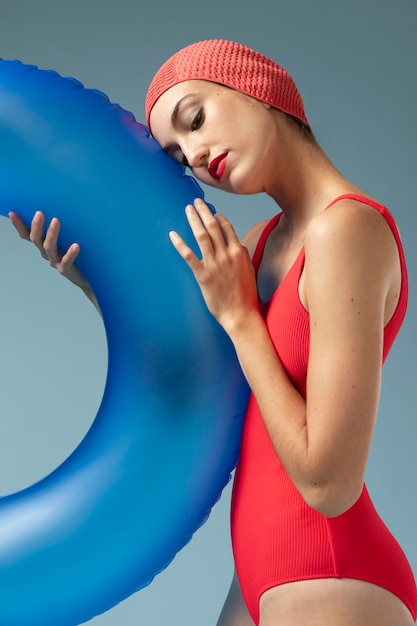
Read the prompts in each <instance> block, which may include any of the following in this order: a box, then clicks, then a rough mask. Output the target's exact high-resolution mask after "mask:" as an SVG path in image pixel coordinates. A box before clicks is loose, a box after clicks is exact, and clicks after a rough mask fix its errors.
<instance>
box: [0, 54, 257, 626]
mask: <svg viewBox="0 0 417 626" xmlns="http://www.w3.org/2000/svg"><path fill="white" fill-rule="evenodd" d="M197 196H202V191H201V189H200V188H199V186H198V185H197V183H196V182H195V181H194V180H193V179H192V178H190V177H189V176H186V175H185V174H184V171H183V168H182V167H181V166H180V165H178V164H176V163H175V162H174V161H173V160H171V159H170V158H169V157H168V156H166V155H165V154H164V153H163V152H162V150H161V148H160V147H159V145H158V144H157V143H156V142H155V141H154V140H153V139H152V138H151V137H150V136H149V132H148V129H147V128H146V127H145V126H143V125H141V124H139V123H137V122H136V121H135V119H134V117H133V115H132V114H130V113H128V112H126V111H124V110H123V109H121V108H120V107H119V106H117V105H115V104H111V103H110V102H109V100H108V99H107V97H106V96H105V95H104V94H102V93H100V92H98V91H94V90H89V89H85V88H84V87H83V86H82V85H81V84H80V83H79V82H78V81H76V80H74V79H72V78H62V77H60V76H59V75H58V74H57V73H55V72H53V71H44V70H39V69H38V68H37V67H35V66H27V65H24V64H22V63H20V62H18V61H0V213H1V214H3V215H7V214H8V212H9V211H10V210H15V211H17V212H18V213H19V214H20V215H21V216H22V217H23V219H25V221H27V223H29V222H30V220H31V218H32V216H33V213H34V212H35V210H37V209H39V208H41V209H42V210H43V211H44V213H45V215H46V217H47V219H50V218H52V217H53V216H54V215H56V216H57V217H58V218H59V219H60V220H61V223H62V229H61V238H60V241H59V245H60V247H61V248H62V249H66V248H67V247H68V245H69V244H70V243H72V242H73V241H78V242H79V243H80V245H81V253H80V255H79V259H78V261H77V264H78V266H79V267H80V269H81V271H82V272H83V273H84V274H85V275H86V277H87V278H88V280H89V282H90V283H91V285H92V288H93V290H94V292H95V294H96V297H97V300H98V302H99V304H100V308H101V311H102V315H103V322H104V325H105V329H106V336H107V342H108V354H109V364H108V376H107V382H106V387H105V390H104V395H103V399H102V402H101V405H100V408H99V411H98V414H97V416H96V418H95V420H94V422H93V425H92V427H91V429H90V430H89V432H88V433H87V435H86V436H85V438H84V439H83V441H82V442H81V444H80V445H79V446H78V448H77V449H76V450H75V451H74V452H73V453H72V454H71V455H70V456H69V458H68V459H66V460H64V462H63V463H62V465H60V466H59V467H58V468H57V469H56V470H54V471H53V472H52V473H51V474H50V475H49V476H46V477H45V478H44V479H42V480H41V481H39V482H38V483H36V484H34V485H32V486H30V487H28V488H27V489H24V490H22V491H20V492H18V493H15V494H11V495H8V496H5V497H4V498H1V499H0V597H1V601H0V624H1V625H2V626H57V624H59V626H67V625H68V626H74V625H76V624H81V623H83V622H85V621H87V620H88V619H90V618H92V617H93V616H95V615H97V614H99V613H102V612H104V611H106V610H107V609H109V608H111V607H112V606H114V605H115V604H117V603H118V602H120V601H121V600H123V599H124V598H126V597H128V596H129V595H131V594H132V593H133V592H135V591H137V590H138V589H140V588H142V587H144V586H146V585H147V584H149V582H150V581H151V580H152V578H153V577H154V576H155V575H156V574H157V573H158V572H160V571H161V570H162V569H164V568H165V567H166V566H167V564H168V563H169V562H170V561H171V560H172V558H173V557H174V556H175V554H176V553H177V552H178V551H179V550H180V549H181V548H182V547H183V546H184V545H185V544H186V543H187V542H188V541H189V539H190V538H191V536H192V535H193V533H194V532H195V531H196V530H197V529H198V528H199V526H200V525H201V524H202V523H203V522H204V520H205V519H206V518H207V516H208V514H209V512H210V509H211V507H212V506H213V504H214V503H215V502H216V500H217V499H218V498H219V496H220V493H221V490H222V488H223V487H224V485H225V484H226V483H227V481H228V478H229V475H230V472H231V470H232V469H233V467H234V465H235V462H236V460H237V454H238V448H239V442H240V432H241V424H242V417H243V414H244V411H245V407H246V402H247V397H248V390H247V387H246V383H245V381H244V379H243V376H242V374H241V371H240V368H239V366H238V363H237V360H236V357H235V353H234V349H233V347H232V345H231V343H230V341H229V339H228V337H227V336H226V335H225V333H224V332H223V330H222V329H221V328H220V326H218V324H217V323H216V322H215V320H214V319H213V318H212V317H211V315H210V314H209V313H208V311H207V310H206V307H205V305H204V302H203V300H202V297H201V294H200V291H199V288H198V286H197V285H196V283H195V281H194V278H193V277H192V275H191V272H189V270H188V268H187V267H186V266H185V264H184V263H183V262H182V260H181V259H180V258H179V256H178V255H177V253H176V251H175V250H174V249H173V247H172V246H171V244H170V242H169V239H168V232H169V231H170V230H171V229H174V230H177V231H179V232H181V233H183V234H184V235H185V238H186V239H187V237H188V238H189V239H191V240H192V235H191V232H190V231H189V228H188V225H187V222H186V219H185V216H184V207H185V205H186V204H187V203H189V202H191V201H192V200H193V199H194V198H195V197H197ZM188 243H189V245H191V246H194V245H195V244H194V243H193V241H188ZM0 271H1V269H0ZM51 410H55V411H56V410H59V408H58V409H57V408H56V407H51Z"/></svg>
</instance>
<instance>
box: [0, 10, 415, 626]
mask: <svg viewBox="0 0 417 626" xmlns="http://www.w3.org/2000/svg"><path fill="white" fill-rule="evenodd" d="M416 27H417V4H416V1H415V0H337V1H335V0H252V1H250V2H249V1H248V0H211V2H204V3H203V2H199V1H198V0H177V1H176V2H174V1H170V0H165V2H161V1H158V0H153V1H151V2H147V3H143V2H139V1H138V0H136V1H135V0H118V1H117V2H113V1H111V2H110V1H109V0H71V1H69V0H66V1H65V2H64V1H62V0H38V1H37V2H34V1H33V0H0V57H2V58H5V59H12V58H17V59H20V60H21V61H23V62H25V63H33V64H36V65H38V66H40V67H41V68H44V69H55V70H57V71H58V72H59V73H60V74H63V75H65V76H74V77H76V78H78V79H79V80H81V81H82V82H83V83H84V85H85V86H87V87H93V88H98V89H100V90H102V91H104V92H105V93H107V95H108V96H109V97H110V99H111V100H112V101H115V102H118V103H119V104H120V105H121V106H123V107H124V108H126V109H128V110H131V111H133V112H134V113H135V115H136V117H137V119H138V121H143V100H144V95H145V91H146V87H147V85H148V83H149V81H150V79H151V77H152V75H153V73H154V71H156V69H157V68H158V66H159V65H160V63H162V62H163V61H164V60H165V59H166V58H167V57H168V56H169V55H170V54H172V53H173V52H175V51H176V50H177V49H179V48H180V47H182V46H184V45H186V44H188V43H191V42H192V41H196V40H198V39H204V38H227V39H234V40H237V41H241V42H243V43H245V44H247V45H250V46H252V47H254V48H256V49H258V50H260V51H261V52H263V53H265V54H267V55H269V56H272V57H273V58H274V59H275V60H277V61H278V62H280V63H281V64H282V65H284V67H286V69H287V70H288V71H289V72H290V73H291V74H292V75H293V77H294V79H295V80H296V82H297V84H298V86H299V88H300V91H301V93H302V95H303V97H304V100H305V105H306V110H307V115H308V116H309V119H310V122H311V124H312V126H313V129H314V131H315V133H316V135H317V138H318V140H319V142H320V143H321V144H322V146H323V147H324V149H325V150H326V151H327V153H328V154H329V156H330V157H331V158H332V159H333V160H334V162H335V163H336V165H337V166H338V167H339V169H341V170H342V171H343V172H344V173H345V174H346V175H347V177H348V178H351V179H352V180H353V181H354V182H355V183H356V184H357V185H359V186H360V187H362V188H364V189H365V190H366V191H367V192H368V193H370V194H373V195H374V196H375V197H376V198H377V199H379V200H380V201H381V202H383V203H385V204H387V205H388V206H389V207H390V208H391V209H392V211H393V212H394V214H395V216H396V218H397V221H398V223H399V226H400V230H401V233H402V236H403V241H404V246H405V250H406V255H407V258H408V265H409V274H410V306H409V311H408V317H407V320H406V323H405V325H404V327H403V329H402V331H401V334H400V336H399V338H398V340H397V343H396V345H395V347H394V349H393V351H392V353H391V355H390V357H389V359H388V362H387V364H386V366H385V373H384V381H383V384H384V387H383V393H382V399H381V406H380V412H379V419H378V423H377V428H376V434H375V439H374V444H373V447H372V451H371V456H370V460H369V469H368V475H367V481H368V486H369V489H370V491H371V494H372V496H373V498H374V501H375V503H376V505H377V508H378V509H379V511H380V513H381V514H382V516H383V518H384V519H385V521H386V523H387V524H388V525H389V527H390V528H391V529H392V531H393V532H394V534H395V535H396V536H397V538H398V539H399V541H400V543H401V544H402V546H403V547H404V549H405V551H406V552H407V554H408V556H409V559H410V561H411V563H412V566H413V569H414V571H417V538H416V530H415V529H416V522H417V492H416V479H417V455H416V442H417V420H416V406H417V402H416V374H415V370H416V368H415V358H416V349H417V331H416V326H415V321H416V313H417V296H416V279H417V252H416V248H417V245H416V244H417V237H416V228H417V211H416V197H417V182H416V181H417V170H416V163H417V149H416V146H417V125H416V111H417V87H416V74H417V73H416V61H417V37H416V34H415V33H416ZM110 158H111V157H110ZM22 184H24V181H22ZM205 191H206V197H207V198H208V199H209V200H210V201H211V202H212V203H213V204H215V206H216V207H217V209H218V210H220V211H222V212H223V213H225V214H226V215H227V216H228V217H229V218H230V219H231V220H232V222H233V223H234V225H235V227H236V230H237V231H238V233H239V234H243V232H244V231H245V230H246V228H247V227H248V226H249V225H251V224H252V223H254V222H255V221H257V220H259V219H262V218H265V217H268V216H270V215H272V214H273V213H274V212H275V210H276V209H275V207H274V206H273V205H272V203H271V202H270V201H268V199H267V198H265V197H260V196H257V197H245V198H243V197H238V196H226V195H225V194H220V193H217V192H214V191H213V190H210V189H207V190H205ZM39 208H40V209H41V208H42V207H39ZM109 248H111V246H109ZM0 293H1V307H0V400H1V414H0V420H1V422H0V424H1V429H0V493H1V494H5V493H9V492H11V491H15V490H17V489H20V488H22V487H24V486H27V485H29V484H31V483H32V482H34V481H35V480H38V479H40V478H42V477H43V476H44V475H45V474H47V473H49V472H50V471H52V470H53V469H54V468H55V467H56V466H57V465H58V463H60V462H61V461H62V460H63V459H64V458H65V457H66V456H67V455H68V454H69V453H70V452H71V451H72V450H73V449H74V447H75V446H76V445H77V444H78V443H79V442H80V440H81V439H82V437H83V436H84V434H85V433H86V431H87V429H88V428H89V425H90V424H91V422H92V420H93V419H94V416H95V413H96V410H97V408H98V405H99V402H100V399H101V395H102V392H103V386H104V381H105V375H106V358H107V357H106V344H105V337H104V330H103V328H102V324H101V321H100V319H99V316H98V315H97V313H96V312H95V310H94V309H93V307H92V306H91V305H90V304H89V303H88V302H87V301H86V300H85V298H84V297H83V296H82V294H81V293H79V292H78V290H77V289H76V288H75V287H73V286H72V285H70V284H69V283H67V281H65V280H64V279H62V278H60V277H59V276H58V275H57V274H56V272H54V271H52V270H51V269H50V268H49V267H48V264H47V263H45V262H44V261H42V260H40V257H39V255H38V254H37V252H36V251H35V250H33V249H32V247H31V246H30V245H28V244H25V243H23V242H21V241H20V240H18V239H17V237H16V236H15V233H14V231H13V229H12V228H11V226H10V224H9V223H8V221H7V220H6V219H1V220H0ZM229 498H230V487H229V488H227V489H226V491H225V492H224V494H223V497H222V499H221V501H220V502H219V504H218V505H217V506H216V507H215V509H214V511H213V513H212V515H211V517H210V519H209V521H208V522H207V523H206V525H205V526H204V527H203V528H202V529H201V530H200V531H199V532H198V533H197V534H196V536H195V537H194V539H193V540H192V542H191V543H190V544H189V545H188V546H187V547H186V548H185V549H184V550H183V551H182V552H181V553H180V554H179V555H178V556H177V557H176V559H175V560H174V562H173V563H172V564H171V565H170V566H169V568H168V569H167V570H166V571H165V572H163V573H162V574H160V575H159V576H158V577H157V578H156V579H155V580H154V582H153V583H152V584H151V585H150V587H148V588H147V589H144V590H142V591H140V592H139V593H137V594H135V595H134V596H132V597H131V598H129V599H128V600H126V601H125V602H123V603H121V604H120V605H119V606H117V607H115V608H114V609H112V610H111V611H109V612H108V613H106V614H104V615H101V616H98V617H96V618H95V619H93V620H92V622H90V623H92V624H94V626H134V625H138V624H147V625H149V626H166V625H167V624H171V625H173V626H180V625H181V626H195V625H196V624H198V625H199V626H213V625H214V624H215V621H216V618H217V615H218V613H219V611H220V608H221V606H222V602H223V599H224V596H225V594H226V591H227V588H228V585H229V581H230V578H231V575H232V568H233V566H232V557H231V550H230V543H229V529H228V507H229ZM109 540H110V541H111V538H109ZM22 602H24V597H22Z"/></svg>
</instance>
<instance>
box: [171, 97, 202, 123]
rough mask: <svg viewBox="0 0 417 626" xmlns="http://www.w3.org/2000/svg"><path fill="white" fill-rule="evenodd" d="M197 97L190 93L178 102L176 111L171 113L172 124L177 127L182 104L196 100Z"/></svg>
mask: <svg viewBox="0 0 417 626" xmlns="http://www.w3.org/2000/svg"><path fill="white" fill-rule="evenodd" d="M195 95H196V94H195V93H188V94H187V95H185V96H183V97H182V98H180V99H179V100H178V102H177V104H176V105H175V107H174V110H173V111H172V113H171V122H172V125H173V126H176V125H177V122H178V115H179V112H180V108H181V106H182V104H183V103H184V100H188V99H189V98H194V96H195Z"/></svg>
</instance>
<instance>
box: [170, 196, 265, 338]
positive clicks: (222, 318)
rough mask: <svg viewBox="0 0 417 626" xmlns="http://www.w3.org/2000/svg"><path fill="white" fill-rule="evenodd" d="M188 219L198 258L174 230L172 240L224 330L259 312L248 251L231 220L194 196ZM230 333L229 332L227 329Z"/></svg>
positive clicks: (189, 206)
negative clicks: (198, 249)
mask: <svg viewBox="0 0 417 626" xmlns="http://www.w3.org/2000/svg"><path fill="white" fill-rule="evenodd" d="M186 214H187V218H188V221H189V224H190V227H191V230H192V231H193V234H194V236H195V238H196V241H197V243H198V246H199V248H200V252H201V256H202V258H201V260H200V259H199V258H198V257H197V256H196V255H195V254H194V252H193V251H192V250H191V249H190V248H189V247H188V246H187V244H186V243H185V242H184V240H183V239H182V238H181V237H180V236H179V235H178V233H176V232H171V233H170V238H171V241H172V243H173V245H174V247H175V248H176V250H177V251H178V252H179V254H180V255H181V257H182V258H183V259H184V261H185V262H186V263H187V264H188V265H189V267H190V268H191V270H192V272H193V274H194V276H195V279H196V280H197V282H198V284H199V286H200V289H201V291H202V294H203V297H204V300H205V302H206V304H207V307H208V309H209V310H210V312H211V313H212V314H213V315H214V317H215V318H216V319H217V321H218V322H219V324H221V326H223V328H224V329H225V330H226V332H229V331H231V330H232V329H233V328H234V327H236V325H237V326H239V325H240V324H241V323H242V322H244V321H245V319H246V318H247V316H248V314H249V313H251V312H253V311H254V310H256V311H258V295H257V288H256V280H255V272H254V269H253V265H252V262H251V260H250V257H249V253H248V250H247V249H246V248H245V247H244V246H242V244H241V243H240V241H239V239H238V238H237V235H236V233H235V231H234V229H233V227H232V225H231V224H230V222H229V221H228V220H227V219H226V218H225V217H224V216H222V215H219V214H216V215H213V214H212V212H211V211H210V209H209V208H208V206H207V204H206V203H205V202H204V201H203V200H201V199H199V198H197V199H196V200H195V202H194V206H193V205H188V206H187V207H186ZM229 334H230V332H229Z"/></svg>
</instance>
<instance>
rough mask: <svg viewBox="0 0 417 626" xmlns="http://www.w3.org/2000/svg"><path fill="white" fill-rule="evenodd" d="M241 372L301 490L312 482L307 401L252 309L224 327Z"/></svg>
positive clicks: (280, 454)
mask: <svg viewBox="0 0 417 626" xmlns="http://www.w3.org/2000/svg"><path fill="white" fill-rule="evenodd" d="M226 332H228V334H229V336H230V338H231V339H232V341H233V344H234V346H235V349H236V353H237V356H238V359H239V362H240V364H241V367H242V370H243V373H244V374H245V377H246V379H247V381H248V383H249V386H250V388H251V390H252V392H253V393H254V395H255V397H256V400H257V403H258V406H259V409H260V412H261V415H262V418H263V420H264V422H265V426H266V428H267V430H268V433H269V436H270V438H271V442H272V444H273V446H274V449H275V451H276V453H277V455H278V456H279V458H280V460H281V462H282V463H283V465H284V467H285V469H286V470H287V472H288V474H289V475H290V477H291V479H292V480H293V482H294V483H295V485H296V486H297V488H298V489H299V490H300V492H302V493H303V492H304V491H305V490H306V488H307V486H309V484H310V483H311V481H313V482H314V478H312V468H311V466H310V463H309V449H308V430H307V416H306V402H305V400H304V398H303V397H302V396H301V394H300V393H299V392H298V391H297V389H296V388H295V387H294V385H293V384H292V383H291V381H290V380H289V378H288V375H287V373H286V372H285V370H284V368H283V365H282V363H281V361H280V359H279V357H278V355H277V353H276V351H275V348H274V345H273V344H272V341H271V338H270V336H269V333H268V329H267V327H266V324H265V322H264V320H263V318H262V317H261V315H260V314H259V313H258V312H257V311H254V312H253V313H252V314H250V315H248V316H246V317H245V319H242V320H240V321H238V320H233V321H231V323H230V324H228V325H227V326H226Z"/></svg>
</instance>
